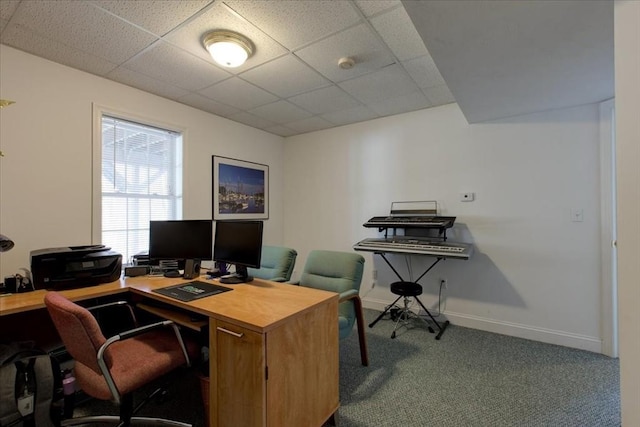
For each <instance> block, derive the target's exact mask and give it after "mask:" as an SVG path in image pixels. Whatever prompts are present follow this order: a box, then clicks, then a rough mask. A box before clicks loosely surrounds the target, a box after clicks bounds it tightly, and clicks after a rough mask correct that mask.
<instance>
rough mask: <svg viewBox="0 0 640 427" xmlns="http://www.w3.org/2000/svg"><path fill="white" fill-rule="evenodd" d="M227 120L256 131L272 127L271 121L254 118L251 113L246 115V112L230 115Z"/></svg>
mask: <svg viewBox="0 0 640 427" xmlns="http://www.w3.org/2000/svg"><path fill="white" fill-rule="evenodd" d="M229 119H231V120H233V121H236V122H240V123H243V124H245V125H247V126H251V127H255V128H258V129H264V128H268V127H272V126H274V123H273V122H272V121H270V120H267V119H265V118H263V117H258V116H255V115H253V114H251V113H247V112H246V111H242V112H240V113H236V114H232V115H231V116H229Z"/></svg>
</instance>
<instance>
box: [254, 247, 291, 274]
mask: <svg viewBox="0 0 640 427" xmlns="http://www.w3.org/2000/svg"><path fill="white" fill-rule="evenodd" d="M297 256H298V253H297V252H296V251H295V250H294V249H291V248H285V247H282V246H263V247H262V256H261V261H260V268H247V270H248V272H249V275H250V276H253V277H257V278H259V279H265V280H272V281H274V282H287V281H288V280H290V279H291V273H293V266H294V265H295V263H296V257H297Z"/></svg>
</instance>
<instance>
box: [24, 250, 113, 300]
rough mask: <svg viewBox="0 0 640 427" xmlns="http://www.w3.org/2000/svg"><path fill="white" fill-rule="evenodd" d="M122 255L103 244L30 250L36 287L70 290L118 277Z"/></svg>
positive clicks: (111, 280)
mask: <svg viewBox="0 0 640 427" xmlns="http://www.w3.org/2000/svg"><path fill="white" fill-rule="evenodd" d="M121 270H122V255H120V254H119V253H117V252H114V251H112V250H111V248H109V247H106V246H104V245H89V246H69V247H66V248H49V249H38V250H34V251H31V274H32V276H33V286H34V288H35V289H51V290H61V289H73V288H82V287H85V286H93V285H98V284H100V283H109V282H113V281H114V280H117V279H118V278H119V277H120V273H121Z"/></svg>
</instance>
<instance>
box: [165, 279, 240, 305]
mask: <svg viewBox="0 0 640 427" xmlns="http://www.w3.org/2000/svg"><path fill="white" fill-rule="evenodd" d="M230 290H231V289H229V288H225V287H224V286H218V285H214V284H213V283H207V282H200V281H198V280H196V281H193V282H188V283H180V284H179V285H172V286H167V287H166V288H159V289H154V290H153V291H154V292H157V293H159V294H162V295H165V296H168V297H171V298H175V299H179V300H180V301H185V302H188V301H193V300H196V299H200V298H204V297H208V296H211V295H216V294H220V293H222V292H227V291H230Z"/></svg>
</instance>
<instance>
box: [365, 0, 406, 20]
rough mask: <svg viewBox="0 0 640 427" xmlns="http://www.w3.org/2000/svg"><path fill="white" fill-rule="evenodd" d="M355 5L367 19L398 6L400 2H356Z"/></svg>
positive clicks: (386, 0) (376, 0)
mask: <svg viewBox="0 0 640 427" xmlns="http://www.w3.org/2000/svg"><path fill="white" fill-rule="evenodd" d="M355 3H356V4H357V5H358V7H359V8H360V10H361V11H362V13H364V15H365V16H366V17H371V16H373V15H375V14H376V13H380V12H382V11H383V10H387V9H391V8H392V7H395V6H398V5H399V4H400V0H355Z"/></svg>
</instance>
